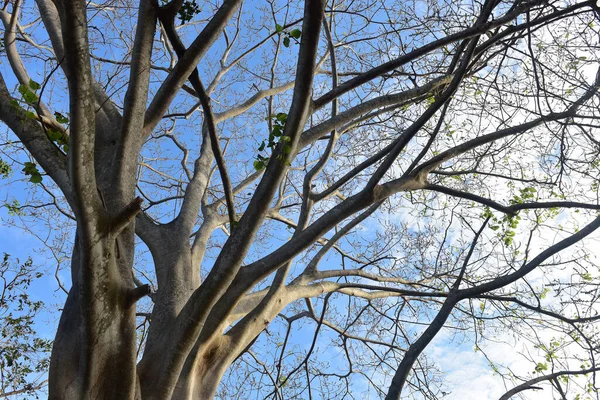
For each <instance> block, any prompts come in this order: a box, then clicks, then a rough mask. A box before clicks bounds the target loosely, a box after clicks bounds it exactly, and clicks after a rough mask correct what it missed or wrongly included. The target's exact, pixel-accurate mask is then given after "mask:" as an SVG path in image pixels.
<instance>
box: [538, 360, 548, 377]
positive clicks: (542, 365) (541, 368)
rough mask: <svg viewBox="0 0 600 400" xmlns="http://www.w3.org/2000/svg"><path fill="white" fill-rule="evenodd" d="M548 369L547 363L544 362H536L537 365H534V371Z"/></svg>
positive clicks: (539, 371) (540, 371)
mask: <svg viewBox="0 0 600 400" xmlns="http://www.w3.org/2000/svg"><path fill="white" fill-rule="evenodd" d="M547 369H548V364H544V363H541V362H540V363H537V365H536V366H535V372H537V373H538V374H539V373H542V372H543V371H546V370H547Z"/></svg>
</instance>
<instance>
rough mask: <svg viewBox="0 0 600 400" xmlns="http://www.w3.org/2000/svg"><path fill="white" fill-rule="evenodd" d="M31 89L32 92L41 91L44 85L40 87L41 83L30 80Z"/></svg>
mask: <svg viewBox="0 0 600 400" xmlns="http://www.w3.org/2000/svg"><path fill="white" fill-rule="evenodd" d="M29 87H30V88H31V90H40V88H41V87H42V85H40V84H39V83H37V82H36V81H34V80H33V79H29Z"/></svg>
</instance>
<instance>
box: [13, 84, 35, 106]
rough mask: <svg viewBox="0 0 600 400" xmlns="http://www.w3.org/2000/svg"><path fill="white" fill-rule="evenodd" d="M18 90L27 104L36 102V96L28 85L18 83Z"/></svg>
mask: <svg viewBox="0 0 600 400" xmlns="http://www.w3.org/2000/svg"><path fill="white" fill-rule="evenodd" d="M18 90H19V93H21V96H22V97H23V100H25V102H26V103H27V104H35V103H36V102H37V100H38V96H37V94H35V93H34V92H33V91H32V90H31V88H30V87H29V85H23V84H21V85H19V88H18Z"/></svg>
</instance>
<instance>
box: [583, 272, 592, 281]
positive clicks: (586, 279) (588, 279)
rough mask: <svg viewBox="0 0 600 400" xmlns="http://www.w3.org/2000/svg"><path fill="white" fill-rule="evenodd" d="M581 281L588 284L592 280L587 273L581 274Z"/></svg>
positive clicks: (590, 275)
mask: <svg viewBox="0 0 600 400" xmlns="http://www.w3.org/2000/svg"><path fill="white" fill-rule="evenodd" d="M581 279H583V280H584V281H587V282H590V281H592V280H593V278H592V274H590V273H589V272H585V273H583V274H581Z"/></svg>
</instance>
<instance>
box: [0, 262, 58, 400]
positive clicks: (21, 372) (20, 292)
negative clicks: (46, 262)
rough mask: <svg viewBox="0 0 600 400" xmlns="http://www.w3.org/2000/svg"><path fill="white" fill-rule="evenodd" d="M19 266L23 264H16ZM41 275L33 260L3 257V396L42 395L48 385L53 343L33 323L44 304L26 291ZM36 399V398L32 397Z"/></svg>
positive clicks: (0, 274)
mask: <svg viewBox="0 0 600 400" xmlns="http://www.w3.org/2000/svg"><path fill="white" fill-rule="evenodd" d="M16 264H20V265H16ZM41 276H42V273H41V272H37V271H36V270H35V267H33V263H32V261H31V259H29V260H27V261H25V262H24V263H19V262H18V260H17V261H16V262H15V261H14V260H10V259H9V256H8V254H4V257H3V259H2V263H1V265H0V279H1V281H2V294H1V297H0V325H1V326H2V332H1V333H2V341H1V342H0V390H1V392H0V396H2V397H8V398H11V397H12V398H14V396H24V395H29V396H34V397H36V398H37V397H38V395H42V391H43V390H44V388H45V387H46V385H47V382H48V381H47V380H46V379H45V377H46V374H45V372H46V371H47V369H48V364H49V362H50V349H51V347H52V342H51V341H49V340H48V339H44V338H42V337H40V336H39V335H37V334H36V332H35V327H34V320H35V318H36V317H37V316H38V315H39V313H40V312H41V311H42V308H43V307H44V304H43V303H42V302H41V301H39V300H32V299H31V297H30V296H29V295H28V293H27V291H28V289H29V287H30V285H31V281H32V280H33V279H36V278H40V277H41ZM32 398H33V397H32Z"/></svg>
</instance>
